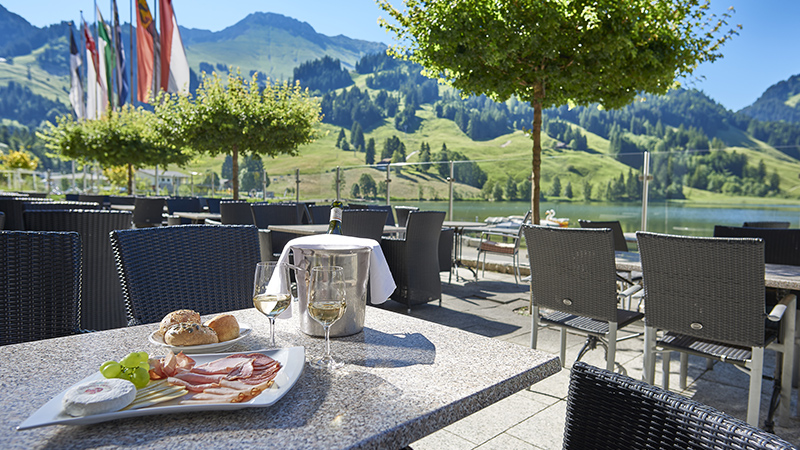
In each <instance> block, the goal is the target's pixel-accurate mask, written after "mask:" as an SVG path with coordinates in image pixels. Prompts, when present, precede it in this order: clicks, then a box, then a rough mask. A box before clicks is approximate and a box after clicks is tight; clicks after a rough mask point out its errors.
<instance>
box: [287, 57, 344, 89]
mask: <svg viewBox="0 0 800 450" xmlns="http://www.w3.org/2000/svg"><path fill="white" fill-rule="evenodd" d="M294 79H295V81H296V82H298V83H300V84H301V85H303V87H307V88H309V89H310V90H312V91H313V90H318V91H321V92H327V91H332V90H334V89H339V88H343V87H345V86H350V85H351V84H353V79H352V78H350V74H349V73H347V70H346V69H344V68H343V67H342V63H341V61H339V60H338V59H333V58H331V57H330V56H327V55H326V56H323V57H322V58H319V59H315V60H313V61H307V62H304V63H302V64H300V65H299V66H298V67H295V69H294Z"/></svg>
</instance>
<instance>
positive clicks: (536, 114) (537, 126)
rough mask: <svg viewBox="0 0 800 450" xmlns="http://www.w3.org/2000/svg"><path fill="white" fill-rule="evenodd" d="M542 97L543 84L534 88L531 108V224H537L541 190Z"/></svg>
mask: <svg viewBox="0 0 800 450" xmlns="http://www.w3.org/2000/svg"><path fill="white" fill-rule="evenodd" d="M543 97H544V84H543V83H539V84H537V85H536V86H535V88H534V99H533V102H532V106H533V130H532V131H531V133H532V136H531V139H533V160H532V166H533V167H532V170H531V172H533V182H532V184H533V186H532V189H531V211H532V212H533V216H532V218H531V223H534V224H536V225H538V224H539V218H540V215H539V192H540V190H541V188H540V186H539V181H540V180H541V178H542V100H541V99H542V98H543Z"/></svg>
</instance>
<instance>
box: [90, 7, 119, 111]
mask: <svg viewBox="0 0 800 450" xmlns="http://www.w3.org/2000/svg"><path fill="white" fill-rule="evenodd" d="M95 9H97V18H98V22H97V24H96V25H97V53H99V55H100V76H101V77H105V78H104V80H103V81H105V86H106V92H107V95H108V100H109V101H110V102H111V108H112V109H113V108H114V104H115V102H114V72H115V71H116V68H115V67H116V64H117V57H116V56H115V55H114V53H115V52H114V44H113V43H112V42H111V35H110V33H109V32H108V27H107V26H106V22H105V21H104V20H103V15H102V14H101V13H100V8H97V6H96V5H95Z"/></svg>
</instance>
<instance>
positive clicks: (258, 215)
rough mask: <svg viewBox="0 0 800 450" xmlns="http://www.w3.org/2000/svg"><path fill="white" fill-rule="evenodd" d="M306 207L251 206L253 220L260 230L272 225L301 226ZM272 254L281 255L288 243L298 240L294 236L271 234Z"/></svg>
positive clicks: (290, 204)
mask: <svg viewBox="0 0 800 450" xmlns="http://www.w3.org/2000/svg"><path fill="white" fill-rule="evenodd" d="M305 208H306V206H305V205H304V204H302V203H265V202H258V203H253V204H251V209H252V211H253V219H254V220H255V224H256V226H257V227H258V228H260V229H267V228H269V226H270V225H299V224H301V221H302V218H303V214H304V211H305V210H306V209H305ZM270 236H271V239H272V252H273V253H275V254H280V253H281V252H282V251H283V247H284V246H285V245H286V243H287V242H289V241H290V240H292V239H294V238H296V237H297V236H295V235H294V234H291V233H282V232H275V231H273V232H271V233H270Z"/></svg>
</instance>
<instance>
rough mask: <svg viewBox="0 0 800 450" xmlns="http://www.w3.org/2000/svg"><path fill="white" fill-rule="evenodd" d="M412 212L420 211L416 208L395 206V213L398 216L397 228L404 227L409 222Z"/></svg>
mask: <svg viewBox="0 0 800 450" xmlns="http://www.w3.org/2000/svg"><path fill="white" fill-rule="evenodd" d="M411 211H419V208H417V207H416V206H395V207H394V213H395V215H396V216H397V226H398V227H404V226H406V222H407V221H408V213H410V212H411Z"/></svg>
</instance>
